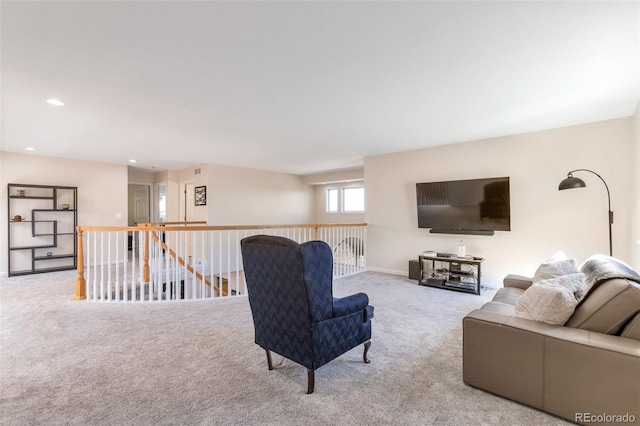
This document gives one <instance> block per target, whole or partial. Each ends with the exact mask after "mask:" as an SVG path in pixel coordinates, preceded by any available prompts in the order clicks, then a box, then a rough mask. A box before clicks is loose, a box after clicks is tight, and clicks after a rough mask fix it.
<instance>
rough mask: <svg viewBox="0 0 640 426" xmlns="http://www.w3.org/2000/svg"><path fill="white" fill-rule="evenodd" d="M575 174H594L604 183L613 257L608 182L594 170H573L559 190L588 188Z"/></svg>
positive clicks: (611, 218)
mask: <svg viewBox="0 0 640 426" xmlns="http://www.w3.org/2000/svg"><path fill="white" fill-rule="evenodd" d="M574 172H589V173H593V174H594V175H596V176H598V177H599V178H600V180H601V181H602V183H604V187H605V188H606V190H607V201H608V203H609V204H608V205H609V256H613V239H612V232H611V225H612V224H613V212H612V211H611V194H610V193H609V185H607V182H605V181H604V179H603V178H602V176H600V175H599V174H597V173H596V172H594V171H593V170H589V169H576V170H572V171H570V172H569V173H567V178H566V179H564V180H563V181H562V182H560V185H559V186H558V189H559V190H563V189H574V188H584V187H586V186H587V185H586V184H585V183H584V181H583V180H582V179H580V178H576V177H573V173H574Z"/></svg>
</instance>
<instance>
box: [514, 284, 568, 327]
mask: <svg viewBox="0 0 640 426" xmlns="http://www.w3.org/2000/svg"><path fill="white" fill-rule="evenodd" d="M556 280H558V278H555V279H551V280H546V281H543V282H540V283H536V284H533V285H532V286H531V287H529V288H528V289H527V290H525V292H524V293H522V295H521V296H520V297H518V299H517V300H516V307H515V313H516V316H518V317H521V318H527V319H531V320H534V321H539V322H544V323H547V324H555V325H563V324H564V323H566V322H567V320H569V318H570V317H571V315H573V311H574V310H575V309H576V305H577V304H578V301H577V300H576V298H575V296H574V295H573V292H572V291H571V290H569V289H568V288H567V287H564V286H562V285H560V284H558V283H556V282H554V281H556Z"/></svg>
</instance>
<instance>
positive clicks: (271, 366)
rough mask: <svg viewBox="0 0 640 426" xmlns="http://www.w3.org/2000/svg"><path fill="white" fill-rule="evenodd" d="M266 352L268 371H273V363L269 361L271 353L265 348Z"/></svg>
mask: <svg viewBox="0 0 640 426" xmlns="http://www.w3.org/2000/svg"><path fill="white" fill-rule="evenodd" d="M265 351H267V365H268V366H269V370H273V362H272V361H271V351H270V350H269V349H266V348H265Z"/></svg>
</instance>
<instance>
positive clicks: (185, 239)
mask: <svg viewBox="0 0 640 426" xmlns="http://www.w3.org/2000/svg"><path fill="white" fill-rule="evenodd" d="M257 234H266V235H278V236H283V237H286V238H290V239H292V240H294V241H297V242H299V243H303V242H306V241H310V240H322V241H325V242H326V243H327V244H328V245H329V246H330V247H331V248H332V250H333V255H334V268H333V271H334V277H340V276H345V275H350V274H355V273H358V272H362V271H365V270H366V251H365V247H366V245H367V226H366V224H363V223H359V224H317V225H316V224H314V225H267V226H265V225H263V226H239V227H221V226H218V227H210V226H203V225H201V224H200V223H181V224H177V223H172V224H163V225H158V224H144V225H142V226H138V227H78V278H77V280H76V297H75V299H76V300H83V299H88V300H93V301H118V302H143V301H145V302H151V301H178V300H197V299H216V298H227V297H243V296H246V293H247V292H246V284H245V281H244V274H243V268H242V253H241V250H240V241H241V240H242V239H243V238H246V237H248V236H252V235H257Z"/></svg>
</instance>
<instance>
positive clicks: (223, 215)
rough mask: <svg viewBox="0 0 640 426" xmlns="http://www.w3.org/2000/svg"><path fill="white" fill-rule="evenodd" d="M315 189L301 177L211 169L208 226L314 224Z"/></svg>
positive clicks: (236, 169)
mask: <svg viewBox="0 0 640 426" xmlns="http://www.w3.org/2000/svg"><path fill="white" fill-rule="evenodd" d="M313 194H314V191H313V187H312V186H310V185H306V184H305V183H303V181H302V178H301V177H300V176H295V175H290V174H284V173H275V172H267V171H261V170H254V169H245V168H240V167H229V166H220V165H213V164H209V165H208V185H207V207H208V218H207V222H208V224H209V225H211V226H216V225H220V226H222V225H285V224H302V223H313Z"/></svg>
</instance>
